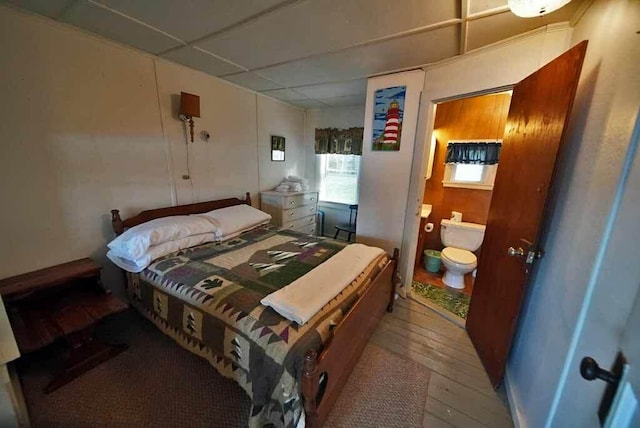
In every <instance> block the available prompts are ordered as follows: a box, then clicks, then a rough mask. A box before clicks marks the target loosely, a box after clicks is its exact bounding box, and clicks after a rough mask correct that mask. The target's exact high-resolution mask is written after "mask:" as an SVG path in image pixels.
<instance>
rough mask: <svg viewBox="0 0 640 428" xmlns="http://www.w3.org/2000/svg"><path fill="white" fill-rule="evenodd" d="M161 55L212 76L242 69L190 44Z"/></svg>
mask: <svg viewBox="0 0 640 428" xmlns="http://www.w3.org/2000/svg"><path fill="white" fill-rule="evenodd" d="M161 56H162V57H163V58H167V59H170V60H172V61H175V62H177V63H180V64H182V65H186V66H187V67H191V68H195V69H196V70H200V71H204V72H205V73H209V74H211V75H214V76H220V75H222V74H229V73H237V72H241V71H243V70H242V69H241V68H240V67H237V66H235V65H233V64H231V63H228V62H226V61H224V60H222V59H220V58H216V57H215V56H213V55H210V54H208V53H207V52H203V51H201V50H199V49H194V48H192V47H190V46H183V47H181V48H179V49H176V50H173V51H170V52H168V53H166V54H162V55H161Z"/></svg>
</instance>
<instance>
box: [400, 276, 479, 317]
mask: <svg viewBox="0 0 640 428" xmlns="http://www.w3.org/2000/svg"><path fill="white" fill-rule="evenodd" d="M412 288H413V291H414V292H415V293H417V294H419V295H420V296H422V297H424V298H426V299H428V300H430V301H432V302H433V303H435V304H436V305H438V306H440V307H441V308H444V309H446V310H447V311H449V312H451V313H453V314H456V315H457V316H459V317H461V318H464V319H467V313H468V312H469V302H470V301H471V298H470V297H469V296H467V295H466V294H463V293H462V292H458V291H455V290H452V289H449V288H441V287H436V286H435V285H431V284H425V283H423V282H419V281H413V284H412Z"/></svg>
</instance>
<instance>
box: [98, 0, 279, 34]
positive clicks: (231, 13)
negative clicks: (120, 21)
mask: <svg viewBox="0 0 640 428" xmlns="http://www.w3.org/2000/svg"><path fill="white" fill-rule="evenodd" d="M97 1H98V2H99V3H102V4H104V5H107V6H109V7H110V8H113V9H116V10H118V11H120V12H122V13H124V14H126V15H129V16H131V17H133V18H136V19H138V20H140V21H142V22H145V23H147V24H149V25H152V26H154V27H155V28H158V29H160V30H162V31H165V32H167V33H169V34H171V35H173V36H176V37H178V38H180V39H182V40H185V41H192V40H195V39H198V38H200V37H203V36H205V35H207V34H211V33H213V32H215V31H219V30H221V29H223V28H226V27H228V26H230V25H233V24H235V23H237V22H239V21H242V20H243V19H246V18H247V17H250V16H253V15H256V14H259V13H261V12H264V11H266V10H269V9H271V8H272V7H274V6H276V5H277V4H278V3H281V2H282V1H283V0H243V1H242V7H238V2H235V1H229V0H217V1H212V0H189V1H176V0H153V1H142V0H138V1H131V0H97Z"/></svg>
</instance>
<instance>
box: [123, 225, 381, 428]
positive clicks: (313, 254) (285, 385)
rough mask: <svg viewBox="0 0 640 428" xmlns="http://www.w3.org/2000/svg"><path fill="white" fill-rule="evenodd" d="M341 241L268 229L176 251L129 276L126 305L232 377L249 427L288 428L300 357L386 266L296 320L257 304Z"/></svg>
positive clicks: (297, 412)
mask: <svg viewBox="0 0 640 428" xmlns="http://www.w3.org/2000/svg"><path fill="white" fill-rule="evenodd" d="M345 245H348V244H347V243H344V242H338V241H334V240H331V239H325V238H320V237H313V236H308V235H302V234H299V233H296V232H293V231H289V230H280V229H278V228H277V227H275V226H271V225H266V226H262V227H258V228H256V229H253V230H251V231H249V232H245V233H243V234H242V235H240V236H238V237H237V238H234V239H231V240H228V241H224V242H214V243H209V244H204V245H200V246H197V247H193V248H189V249H186V250H181V251H178V252H176V253H174V254H170V255H168V256H165V257H163V258H161V259H158V260H156V261H155V262H154V263H152V264H151V265H150V266H149V267H148V268H147V269H146V270H144V271H143V272H141V273H139V274H128V275H129V287H128V288H127V292H128V294H129V298H130V300H131V302H132V305H133V306H134V307H135V308H136V309H137V310H138V311H140V312H141V313H142V314H143V315H144V316H146V317H147V318H148V319H150V320H151V321H152V322H153V323H154V324H155V325H156V326H157V327H158V328H160V330H162V331H163V332H164V333H165V334H167V335H169V336H171V337H172V338H173V339H175V340H176V341H177V342H178V343H179V344H180V345H182V346H183V347H185V348H186V349H188V350H189V351H191V352H193V353H195V354H197V355H200V356H201V357H203V358H206V359H207V360H208V361H209V362H210V363H211V364H212V365H213V366H214V367H215V368H216V369H217V370H218V372H220V373H221V374H222V375H223V376H226V377H229V378H233V379H234V380H235V381H236V382H238V384H239V385H240V386H241V387H242V388H243V389H244V390H245V391H246V392H247V394H248V395H249V396H250V397H251V400H252V409H251V415H250V423H249V425H250V426H255V427H262V426H264V425H266V424H273V425H274V426H276V427H280V426H284V427H294V426H296V425H297V423H298V421H299V420H300V418H301V417H302V416H303V406H302V396H301V393H300V386H299V385H300V379H301V376H302V367H303V360H304V354H305V352H306V351H307V350H309V349H312V348H313V349H316V350H318V351H321V349H322V346H323V343H325V342H326V340H327V339H328V338H329V336H330V332H331V330H332V328H333V327H334V326H335V325H337V324H338V323H339V322H340V320H341V319H342V318H343V316H344V315H345V314H346V313H347V312H348V310H349V309H350V308H351V307H352V306H353V304H354V303H355V302H356V301H357V299H358V297H359V296H360V295H361V293H362V292H364V291H365V290H366V288H367V285H368V284H370V283H371V281H372V280H373V279H374V278H375V277H376V275H377V274H378V273H379V272H380V271H381V270H382V269H383V268H384V266H385V265H386V263H387V262H388V256H387V255H386V254H384V255H381V256H380V257H378V258H377V259H376V260H374V261H373V262H372V263H371V264H369V266H367V268H366V269H365V270H364V272H362V274H360V275H359V276H358V278H356V280H354V281H353V282H352V283H351V284H349V285H348V286H346V288H345V289H344V290H343V291H342V292H341V293H340V294H339V295H338V296H336V297H335V298H334V299H333V300H331V301H330V302H329V303H328V304H327V305H325V306H324V307H323V308H322V309H321V310H320V311H319V312H318V313H317V314H316V315H315V316H314V317H313V318H312V319H311V320H310V321H309V322H307V323H306V324H304V325H303V326H299V325H298V324H296V323H295V322H292V321H289V320H287V319H285V318H283V317H282V316H280V315H279V314H277V313H276V312H275V311H274V310H272V309H271V308H269V307H265V306H263V305H261V304H260V300H261V299H262V298H263V297H265V296H266V295H268V294H270V293H271V292H273V291H275V290H278V289H280V288H282V287H283V286H285V285H287V284H289V283H291V282H292V281H294V280H295V279H297V278H299V277H302V276H303V275H304V274H306V273H307V272H309V271H310V270H311V269H313V268H314V267H315V266H318V265H319V264H321V263H323V262H325V261H326V260H328V259H330V258H331V257H333V256H334V255H335V254H336V253H338V252H339V251H340V250H341V249H343V248H344V246H345Z"/></svg>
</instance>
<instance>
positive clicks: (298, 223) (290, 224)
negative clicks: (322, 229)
mask: <svg viewBox="0 0 640 428" xmlns="http://www.w3.org/2000/svg"><path fill="white" fill-rule="evenodd" d="M315 224H316V216H315V215H313V214H312V215H310V216H308V217H304V218H300V219H298V220H292V221H287V222H285V223H283V224H282V228H283V229H292V230H297V229H300V228H302V227H306V226H309V225H313V226H315Z"/></svg>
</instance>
